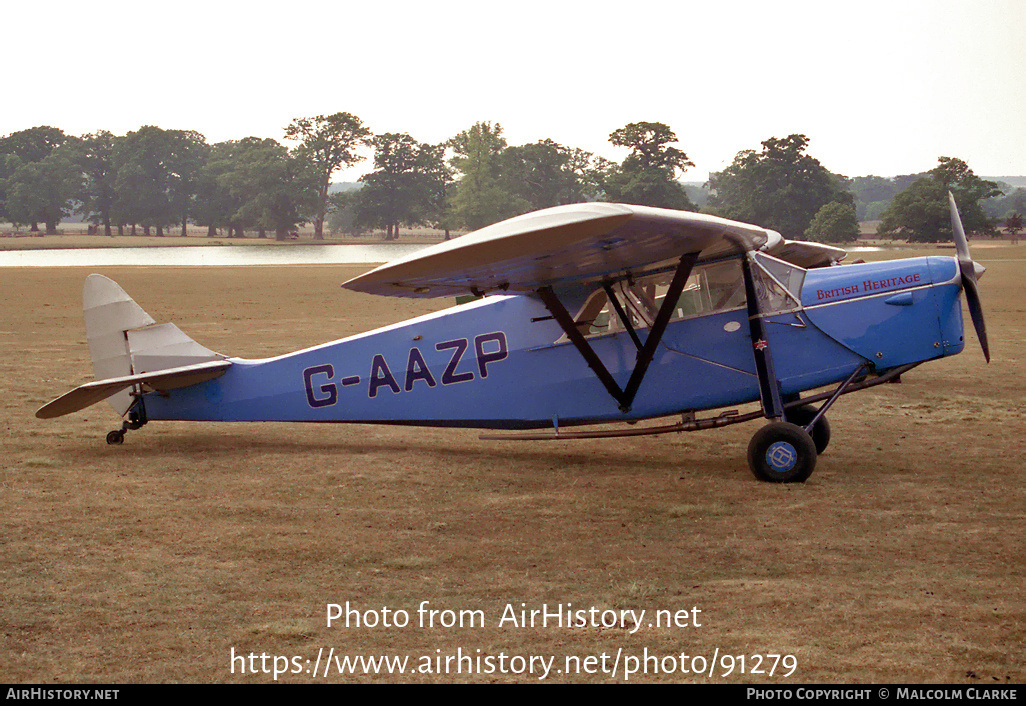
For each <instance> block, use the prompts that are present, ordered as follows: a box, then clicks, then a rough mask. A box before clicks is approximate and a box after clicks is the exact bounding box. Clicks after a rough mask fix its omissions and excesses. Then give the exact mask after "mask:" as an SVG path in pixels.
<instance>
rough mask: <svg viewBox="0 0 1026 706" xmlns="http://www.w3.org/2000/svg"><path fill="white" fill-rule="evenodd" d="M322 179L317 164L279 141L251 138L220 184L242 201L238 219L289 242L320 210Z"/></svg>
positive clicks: (243, 142)
mask: <svg viewBox="0 0 1026 706" xmlns="http://www.w3.org/2000/svg"><path fill="white" fill-rule="evenodd" d="M320 177H321V172H320V170H319V169H318V168H317V166H316V165H313V164H311V162H310V161H309V160H307V159H305V158H304V157H303V156H302V155H299V154H295V153H291V152H289V150H288V149H286V148H285V147H284V146H282V145H280V144H278V142H277V141H276V140H272V139H264V140H261V139H258V138H255V137H250V138H247V139H245V140H242V141H240V142H239V143H238V146H237V152H236V154H235V158H234V159H233V160H232V164H231V167H230V168H229V169H227V170H226V171H224V172H223V173H222V174H220V175H219V176H218V181H219V183H220V184H221V185H222V186H223V187H224V188H226V189H227V190H228V192H229V193H230V194H231V195H232V196H234V197H237V198H239V199H240V200H241V202H242V205H241V206H240V207H239V209H238V211H237V212H236V213H235V215H234V219H237V220H239V221H241V222H243V223H248V224H253V225H255V226H257V227H258V228H270V229H272V230H274V232H275V237H276V238H277V239H278V240H285V238H286V237H287V236H288V234H289V232H290V231H292V230H294V229H295V228H296V227H297V226H298V225H299V224H300V223H302V222H304V221H306V220H307V219H309V217H310V215H311V214H312V213H315V212H316V210H317V208H318V207H319V202H318V198H317V197H318V187H319V183H320Z"/></svg>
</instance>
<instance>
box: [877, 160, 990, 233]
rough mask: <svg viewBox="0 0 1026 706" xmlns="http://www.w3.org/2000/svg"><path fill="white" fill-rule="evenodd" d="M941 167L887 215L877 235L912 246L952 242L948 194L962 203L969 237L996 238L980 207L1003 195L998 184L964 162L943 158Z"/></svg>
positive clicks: (922, 179)
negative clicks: (981, 202)
mask: <svg viewBox="0 0 1026 706" xmlns="http://www.w3.org/2000/svg"><path fill="white" fill-rule="evenodd" d="M938 161H939V164H938V165H937V166H936V167H935V168H934V169H932V170H930V172H929V173H928V174H927V175H926V176H923V177H920V178H919V179H917V180H916V181H915V182H913V183H912V185H911V186H909V187H908V188H907V189H905V190H904V191H902V192H901V193H899V194H898V195H897V196H895V197H894V200H893V201H891V205H890V206H888V207H887V210H886V211H884V213H883V216H882V220H881V223H880V227H879V228H878V229H877V233H878V234H879V235H880V236H881V237H885V238H899V239H903V240H907V241H908V242H916V243H936V242H943V241H948V240H951V238H952V233H951V219H950V216H949V209H948V192H949V191H950V192H951V193H952V194H953V195H954V197H955V201H956V202H957V203H958V210H959V213H960V215H961V218H962V226H963V227H964V228H965V232H966V233H967V234H971V233H986V234H994V233H996V229H995V227H994V224H993V223H992V222H991V221H990V219H989V218H987V216H986V214H985V213H984V212H983V209H982V208H981V207H980V203H979V202H980V201H981V200H982V199H986V198H990V197H992V196H998V195H1000V193H1001V192H1000V190H999V189H998V188H997V184H995V183H994V182H992V181H985V180H983V179H980V178H979V177H977V176H976V175H975V174H973V171H972V170H971V169H969V166H968V165H967V164H966V163H965V162H963V161H962V160H960V159H953V158H950V157H941V158H940V159H939V160H938Z"/></svg>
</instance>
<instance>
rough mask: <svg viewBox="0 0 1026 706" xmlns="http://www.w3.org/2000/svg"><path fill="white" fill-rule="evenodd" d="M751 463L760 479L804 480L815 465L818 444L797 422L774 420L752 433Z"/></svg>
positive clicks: (797, 481) (772, 481) (777, 480)
mask: <svg viewBox="0 0 1026 706" xmlns="http://www.w3.org/2000/svg"><path fill="white" fill-rule="evenodd" d="M748 466H749V467H750V468H751V469H752V473H754V474H755V477H756V478H758V479H759V480H763V481H767V482H769V483H804V482H805V481H806V480H807V479H808V478H809V476H811V475H812V471H813V470H814V469H815V468H816V444H815V443H813V441H812V437H811V436H809V435H808V434H807V433H806V432H805V430H804V429H803V428H801V427H800V426H798V425H796V424H791V423H790V422H771V423H769V424H767V425H766V426H764V427H763V428H762V429H760V430H759V431H757V432H755V435H754V436H752V441H751V442H750V443H749V444H748Z"/></svg>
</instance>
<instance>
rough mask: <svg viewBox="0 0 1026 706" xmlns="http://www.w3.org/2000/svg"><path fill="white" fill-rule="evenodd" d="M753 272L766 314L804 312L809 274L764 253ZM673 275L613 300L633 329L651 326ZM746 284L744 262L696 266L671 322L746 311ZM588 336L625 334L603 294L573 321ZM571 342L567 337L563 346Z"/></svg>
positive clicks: (618, 289)
mask: <svg viewBox="0 0 1026 706" xmlns="http://www.w3.org/2000/svg"><path fill="white" fill-rule="evenodd" d="M753 264H754V265H755V266H754V267H752V272H753V274H754V279H755V288H756V294H757V296H758V297H759V299H760V303H761V307H760V308H761V309H762V310H763V312H764V313H766V314H770V313H781V312H788V311H795V310H797V309H799V308H800V307H801V302H800V300H799V294H800V293H801V289H802V283H803V282H804V281H805V270H803V269H802V268H800V267H796V266H795V265H792V264H790V263H788V262H784V261H783V260H778V259H777V258H775V257H772V256H770V255H766V254H764V253H756V254H755V257H754V263H753ZM672 278H673V272H665V273H660V274H655V275H649V276H647V277H642V278H640V279H638V280H635V281H634V282H633V283H631V282H628V281H620V282H617V283H616V284H614V285H613V287H612V289H613V294H615V295H616V298H617V299H618V300H619V302H620V306H621V307H623V309H624V312H625V313H626V314H627V317H628V318H629V320H630V322H631V326H633V327H634V328H635V329H645V328H649V327H651V326H652V323H653V322H654V321H655V317H656V314H657V313H658V312H659V307H661V306H662V304H663V300H664V299H665V297H666V290H667V289H668V288H669V286H670V280H671V279H672ZM745 306H746V303H745V283H744V273H743V271H742V267H741V260H740V258H731V259H729V260H721V261H718V262H711V263H703V264H699V265H696V266H695V267H694V269H693V270H692V271H691V275H690V276H689V277H688V281H687V284H685V285H684V291H683V292H681V295H680V297H679V298H678V299H677V306H676V307H675V308H674V312H673V315H672V317H671V319H670V320H671V321H678V320H681V319H690V318H694V317H699V316H707V315H709V314H716V313H720V312H723V311H733V310H735V309H744V308H745ZM574 320H575V321H576V322H577V326H578V327H579V328H580V330H581V332H582V333H583V334H584V335H585V336H602V335H605V334H609V333H617V332H619V331H624V330H625V328H624V325H623V323H622V322H621V320H620V317H619V316H618V315H617V313H616V309H615V308H614V307H613V305H612V303H611V302H610V301H609V297H608V296H607V295H606V292H605V290H603V289H597V290H596V291H595V292H594V293H592V295H591V296H590V297H588V300H587V301H586V302H585V303H584V306H583V307H581V310H580V311H579V312H578V314H577V316H576V317H575V318H574ZM565 340H567V337H566V336H565V335H564V336H563V337H562V338H560V341H565Z"/></svg>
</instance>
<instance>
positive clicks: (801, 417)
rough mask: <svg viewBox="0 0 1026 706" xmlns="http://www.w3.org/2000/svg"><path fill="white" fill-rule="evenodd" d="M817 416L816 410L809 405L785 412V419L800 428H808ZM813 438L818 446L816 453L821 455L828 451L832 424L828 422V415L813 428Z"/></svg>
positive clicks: (820, 419) (821, 418)
mask: <svg viewBox="0 0 1026 706" xmlns="http://www.w3.org/2000/svg"><path fill="white" fill-rule="evenodd" d="M815 416H816V408H815V407H813V406H812V405H807V404H805V405H802V406H801V407H792V408H791V409H789V410H787V411H786V412H784V419H786V420H787V421H789V422H791V423H792V424H796V425H798V426H800V427H805V426H808V424H809V422H811V421H812V418H813V417H815ZM811 436H812V441H813V443H815V444H816V453H817V454H821V453H823V452H824V451H826V447H827V444H829V443H830V422H828V421H827V418H826V415H823V416H822V417H820V418H819V421H818V422H816V426H814V427H812V434H811Z"/></svg>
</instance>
